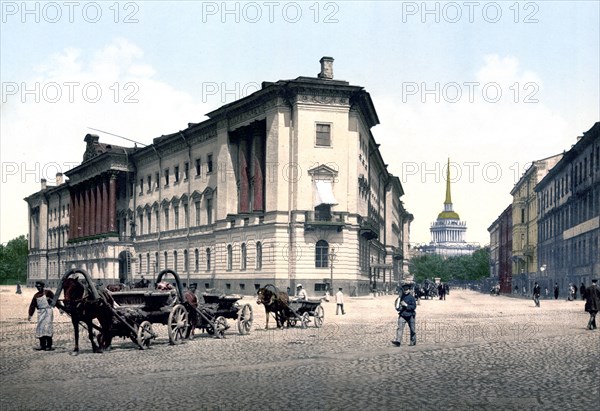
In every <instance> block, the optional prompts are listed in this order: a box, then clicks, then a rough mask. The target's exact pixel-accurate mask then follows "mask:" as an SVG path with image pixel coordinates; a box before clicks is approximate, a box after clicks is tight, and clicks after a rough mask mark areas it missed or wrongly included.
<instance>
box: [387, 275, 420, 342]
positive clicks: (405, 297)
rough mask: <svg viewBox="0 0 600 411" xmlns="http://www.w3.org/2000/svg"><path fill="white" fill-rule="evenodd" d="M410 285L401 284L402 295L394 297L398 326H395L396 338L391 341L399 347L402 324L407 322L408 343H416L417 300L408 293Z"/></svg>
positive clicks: (402, 330)
mask: <svg viewBox="0 0 600 411" xmlns="http://www.w3.org/2000/svg"><path fill="white" fill-rule="evenodd" d="M411 287H412V285H411V284H410V283H405V284H403V285H402V295H401V296H400V297H398V298H397V299H396V304H395V305H396V311H398V327H397V328H396V339H395V340H393V341H392V344H394V345H395V346H396V347H400V344H401V342H402V334H403V333H404V326H405V324H406V323H408V328H409V329H410V345H415V344H417V332H416V330H415V317H416V315H417V313H416V311H415V310H416V309H417V302H416V300H415V297H413V296H412V294H411V293H410V289H411Z"/></svg>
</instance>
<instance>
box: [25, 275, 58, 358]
mask: <svg viewBox="0 0 600 411" xmlns="http://www.w3.org/2000/svg"><path fill="white" fill-rule="evenodd" d="M45 286H46V284H45V283H44V282H43V281H36V282H35V288H36V289H37V290H38V291H37V293H35V294H34V295H33V298H32V299H31V304H29V313H28V314H29V316H28V318H27V320H28V321H31V317H33V313H34V312H35V310H36V308H37V311H38V320H37V327H36V328H35V336H36V338H39V339H40V347H39V348H36V350H37V351H52V350H54V348H52V334H53V331H54V330H53V324H52V322H53V321H54V312H53V310H52V306H51V305H50V301H51V300H52V299H53V298H54V293H53V292H52V291H50V290H46V289H44V287H45Z"/></svg>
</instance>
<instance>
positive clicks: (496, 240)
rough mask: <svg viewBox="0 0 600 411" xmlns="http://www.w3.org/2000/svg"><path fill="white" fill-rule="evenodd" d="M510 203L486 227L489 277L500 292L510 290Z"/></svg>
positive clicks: (511, 222)
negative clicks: (488, 235)
mask: <svg viewBox="0 0 600 411" xmlns="http://www.w3.org/2000/svg"><path fill="white" fill-rule="evenodd" d="M512 224H513V219H512V204H511V205H509V206H508V207H506V209H505V210H504V211H503V212H502V214H500V216H499V217H498V218H497V219H496V221H494V222H493V223H492V225H491V226H490V227H489V228H488V231H489V233H490V277H491V278H492V279H494V280H495V282H496V283H498V284H500V292H502V293H511V292H512V238H513V230H512Z"/></svg>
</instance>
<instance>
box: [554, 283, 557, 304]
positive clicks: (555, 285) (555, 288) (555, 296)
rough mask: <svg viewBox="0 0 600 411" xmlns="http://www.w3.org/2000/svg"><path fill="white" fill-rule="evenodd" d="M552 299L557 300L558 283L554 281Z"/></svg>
mask: <svg viewBox="0 0 600 411" xmlns="http://www.w3.org/2000/svg"><path fill="white" fill-rule="evenodd" d="M554 299H555V300H558V283H554Z"/></svg>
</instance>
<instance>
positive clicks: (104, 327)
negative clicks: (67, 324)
mask: <svg viewBox="0 0 600 411" xmlns="http://www.w3.org/2000/svg"><path fill="white" fill-rule="evenodd" d="M62 290H63V291H64V299H63V302H62V303H60V302H57V304H56V305H57V307H58V308H59V309H61V310H63V311H65V312H66V313H67V314H69V316H70V317H71V322H72V323H73V331H74V334H75V347H74V348H73V352H72V353H71V355H77V354H79V322H83V323H84V324H85V325H86V327H87V330H88V334H89V339H90V342H91V343H92V351H93V352H94V353H101V352H102V351H103V350H108V349H110V344H111V340H112V336H111V334H110V327H111V325H112V311H111V309H110V307H113V306H114V300H113V298H112V296H111V295H110V293H109V292H108V291H106V290H105V289H101V290H98V294H99V296H100V298H97V299H94V298H93V297H91V296H89V295H87V293H86V292H85V291H86V290H85V287H84V286H83V284H81V282H80V281H79V280H77V279H75V278H67V279H65V280H64V281H63V283H62ZM57 298H58V293H57ZM94 319H96V320H97V321H98V322H99V324H100V326H97V325H96V324H94V323H93V320H94ZM94 329H96V330H98V331H99V332H100V334H99V335H98V344H96V341H95V340H94Z"/></svg>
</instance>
